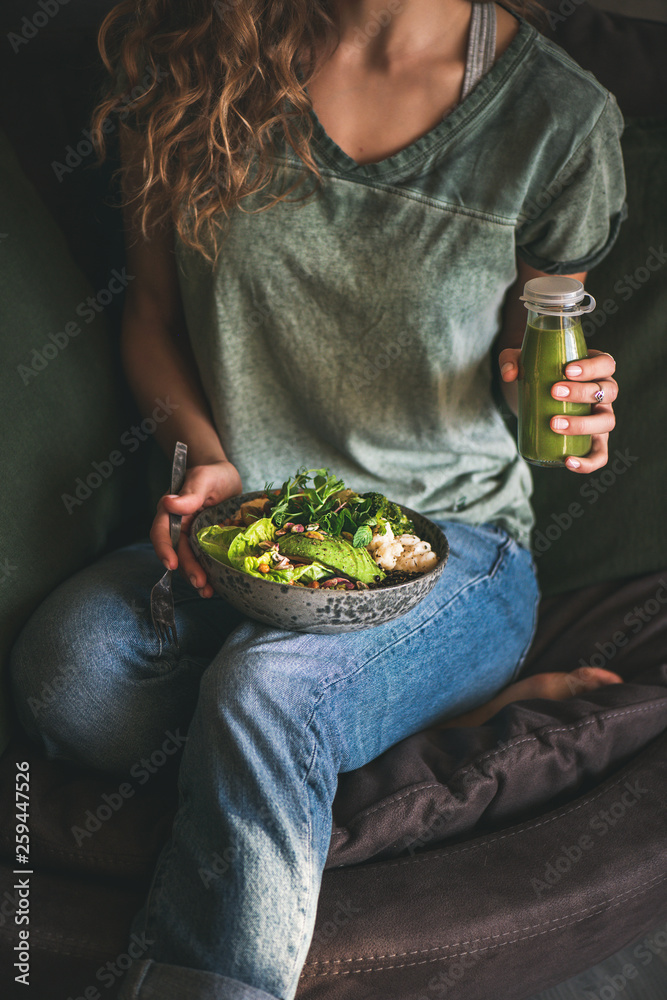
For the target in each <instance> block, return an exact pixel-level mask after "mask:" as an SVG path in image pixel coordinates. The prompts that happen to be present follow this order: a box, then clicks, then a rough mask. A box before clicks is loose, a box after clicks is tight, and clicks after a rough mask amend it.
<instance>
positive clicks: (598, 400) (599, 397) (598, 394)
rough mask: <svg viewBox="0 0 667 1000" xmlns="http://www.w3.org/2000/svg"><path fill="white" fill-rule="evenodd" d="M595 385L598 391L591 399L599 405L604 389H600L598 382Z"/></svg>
mask: <svg viewBox="0 0 667 1000" xmlns="http://www.w3.org/2000/svg"><path fill="white" fill-rule="evenodd" d="M595 385H596V386H597V387H598V391H597V392H596V393H594V394H593V398H594V399H595V401H596V402H598V403H601V402H602V400H603V399H604V389H603V388H602V386H601V385H600V383H599V382H595Z"/></svg>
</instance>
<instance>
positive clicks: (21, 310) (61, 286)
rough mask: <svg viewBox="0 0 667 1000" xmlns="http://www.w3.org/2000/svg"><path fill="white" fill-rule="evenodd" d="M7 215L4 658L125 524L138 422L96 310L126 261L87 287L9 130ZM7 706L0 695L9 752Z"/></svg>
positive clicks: (1, 252)
mask: <svg viewBox="0 0 667 1000" xmlns="http://www.w3.org/2000/svg"><path fill="white" fill-rule="evenodd" d="M0 220H1V222H0V257H1V258H2V266H1V267H0V329H1V330H2V340H3V365H2V368H0V394H1V396H2V401H3V432H2V436H1V437H0V463H1V465H2V468H3V470H6V474H5V475H4V476H3V477H2V480H1V481H0V507H1V509H2V514H3V542H2V550H1V551H0V664H4V663H5V661H6V657H7V652H8V649H9V647H10V645H11V643H12V642H13V640H14V638H15V637H16V635H17V633H18V631H19V629H20V628H21V626H22V625H23V623H24V622H25V621H26V620H27V618H28V616H29V615H30V613H31V612H32V610H33V609H34V608H35V607H36V606H37V605H38V604H39V603H40V601H41V600H42V599H43V598H44V597H45V596H46V595H47V594H48V593H50V591H52V590H53V588H54V587H55V586H56V585H57V584H58V583H59V582H60V581H61V580H64V579H65V578H66V577H67V576H70V575H71V574H72V573H73V572H75V570H77V569H79V568H80V567H81V566H82V565H83V564H84V563H85V562H86V561H87V560H89V559H91V558H93V557H94V556H95V555H96V554H98V553H99V552H100V551H101V550H102V548H103V547H104V545H105V543H106V540H107V537H108V533H109V531H110V530H111V529H112V528H113V527H114V525H116V524H117V523H118V521H119V519H120V516H121V498H122V493H123V490H124V488H125V485H126V484H125V479H126V475H127V470H128V467H129V463H128V457H129V452H130V445H129V443H124V440H125V442H129V438H125V439H123V437H122V435H123V434H124V433H125V432H126V431H128V430H129V429H130V427H131V423H130V421H129V415H128V413H127V412H125V409H124V405H123V403H122V401H121V397H120V392H119V389H118V384H119V380H118V372H117V364H116V361H115V358H114V353H113V351H112V345H111V341H110V334H109V329H108V327H107V324H106V321H105V316H104V312H103V311H99V312H98V311H97V310H98V309H103V305H104V303H106V302H107V301H108V299H109V296H112V297H113V295H114V294H118V293H116V292H115V291H113V289H116V288H119V287H121V286H122V284H123V281H122V269H121V270H120V271H119V274H120V275H121V279H118V278H114V276H113V275H112V274H110V275H109V280H110V281H111V282H112V284H111V288H112V291H111V292H110V291H109V290H108V288H104V289H92V288H91V287H90V286H89V284H88V282H87V281H86V280H85V278H84V277H83V275H82V274H81V272H80V271H79V269H78V268H77V267H76V265H74V263H73V262H72V260H71V258H70V255H69V252H68V249H67V245H66V243H65V240H64V237H63V236H62V234H61V233H60V231H59V229H58V228H57V227H56V225H55V223H54V222H53V220H52V218H51V216H50V215H49V213H48V212H47V211H46V209H45V208H44V206H43V205H42V203H41V202H40V200H39V198H38V196H37V195H36V193H35V191H34V189H33V187H32V185H31V184H30V183H29V182H28V181H27V180H26V178H25V177H24V175H23V172H22V171H21V168H20V166H19V164H18V162H17V160H16V157H15V156H14V153H13V150H12V148H11V147H10V145H9V142H8V140H7V138H6V136H5V135H4V133H2V132H0ZM89 297H92V298H93V301H94V303H95V304H94V306H91V305H90V303H89V302H88V299H89ZM114 452H115V453H117V455H116V456H112V459H111V460H110V456H111V455H112V453H114ZM114 461H115V462H116V463H117V464H113V463H114ZM94 463H97V467H96V466H95V464H94ZM68 497H69V498H70V499H69V500H68V499H67V498H68ZM6 705H7V702H6V701H5V699H4V698H2V697H0V711H2V712H3V717H4V721H3V724H2V726H0V750H1V749H2V748H3V747H4V745H5V742H6V738H7V718H6V715H5V714H4V713H5V709H6Z"/></svg>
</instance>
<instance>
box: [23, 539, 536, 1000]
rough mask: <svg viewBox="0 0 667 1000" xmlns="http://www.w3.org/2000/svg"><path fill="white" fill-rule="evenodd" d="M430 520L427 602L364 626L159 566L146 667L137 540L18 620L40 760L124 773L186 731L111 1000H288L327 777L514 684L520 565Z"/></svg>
mask: <svg viewBox="0 0 667 1000" xmlns="http://www.w3.org/2000/svg"><path fill="white" fill-rule="evenodd" d="M443 528H444V530H445V532H446V534H447V536H448V539H449V542H450V547H451V555H450V559H449V562H448V564H447V566H446V568H445V571H444V573H443V574H442V577H441V578H440V581H439V583H438V584H437V586H436V587H435V588H434V590H433V591H432V592H431V594H430V595H429V596H428V597H427V598H425V600H424V601H422V603H421V604H419V605H418V606H417V607H416V608H414V609H413V610H412V611H410V612H409V613H408V614H407V615H404V616H403V617H402V618H397V619H396V620H394V621H392V622H389V623H387V624H385V625H380V626H377V627H375V628H370V629H367V630H365V631H362V632H348V633H344V634H339V635H314V634H303V633H297V632H288V631H284V630H281V629H276V628H273V627H269V626H267V625H262V624H258V623H256V622H254V621H251V620H249V619H247V618H244V617H243V616H242V615H241V614H240V613H238V612H237V611H235V610H234V609H233V608H230V607H229V605H227V604H226V603H225V602H224V601H223V600H222V599H221V598H218V597H214V598H211V599H207V600H202V599H201V598H200V597H199V596H198V595H197V594H196V592H195V591H194V590H193V589H192V588H191V587H190V586H189V584H187V583H186V582H185V581H183V580H182V579H181V578H180V577H179V576H178V574H176V575H175V576H174V597H175V609H176V621H177V628H178V635H179V640H180V650H176V649H174V648H167V649H165V650H164V651H163V653H162V655H161V656H160V655H158V645H157V640H156V638H155V635H154V633H153V629H152V625H151V621H150V614H149V612H148V597H149V592H150V588H151V586H152V585H153V583H154V582H155V581H156V580H157V579H158V577H159V576H160V574H161V572H162V566H161V563H160V562H159V561H158V559H157V557H156V556H155V554H154V552H153V549H152V546H151V545H150V544H149V543H148V542H146V543H144V542H141V543H138V544H135V545H132V546H129V547H127V548H124V549H121V550H119V551H116V552H114V553H112V554H110V555H107V556H105V557H104V558H103V559H101V560H100V561H99V562H97V563H96V564H94V565H92V566H90V567H88V568H86V569H84V570H82V571H81V572H80V573H78V574H77V575H76V576H74V577H72V578H71V579H70V580H68V581H66V582H65V583H64V584H62V585H61V586H60V587H59V588H58V589H57V590H56V591H55V592H54V593H53V594H52V595H51V596H50V597H49V598H48V599H47V600H46V601H45V602H44V603H43V604H42V605H41V607H40V608H38V610H37V611H36V612H35V614H34V615H33V617H32V618H31V620H30V621H29V622H28V624H27V625H26V627H25V629H24V630H23V632H22V633H21V635H20V637H19V639H18V641H17V643H16V645H15V647H14V650H13V655H12V662H11V674H12V679H13V685H14V692H15V697H16V701H17V706H18V709H19V713H20V716H21V719H22V721H23V724H24V726H25V728H26V730H28V732H29V733H30V734H31V735H32V736H33V737H34V738H35V739H37V740H39V741H40V742H41V744H42V745H43V747H44V749H45V751H46V753H47V755H48V756H50V757H52V758H65V759H69V760H72V761H76V762H79V763H82V764H85V765H87V766H92V767H95V768H100V769H103V770H105V771H108V772H113V773H117V774H125V775H127V772H128V769H129V768H131V767H132V766H133V765H134V766H136V763H137V761H139V760H140V759H141V758H146V757H148V758H150V756H151V754H153V753H154V752H155V751H156V750H158V749H159V748H160V747H161V746H162V745H163V744H164V742H165V736H167V738H168V737H169V734H171V735H172V736H173V735H174V734H176V733H177V731H178V730H179V728H180V730H181V732H182V733H185V732H187V739H186V740H185V741H184V742H185V746H184V750H183V756H182V759H181V762H180V768H179V778H178V788H179V808H178V812H177V814H176V818H175V821H174V825H173V830H172V833H171V837H170V839H169V841H168V842H167V843H166V845H165V846H164V848H163V850H162V853H161V855H160V857H159V859H158V862H157V865H156V870H155V874H154V878H153V882H152V886H151V889H150V892H149V895H148V898H147V900H146V902H145V904H144V906H143V908H142V910H141V911H140V912H139V913H138V914H137V916H136V918H135V920H134V924H133V927H132V933H133V934H134V935H135V937H134V942H135V948H134V951H131V952H130V954H133V955H135V956H136V951H137V945H136V942H137V941H141V942H143V944H142V948H143V949H144V950H143V952H142V953H141V954H140V955H139V956H138V957H135V961H134V964H133V965H132V967H131V968H130V969H129V971H128V972H127V974H126V976H125V980H124V984H123V987H122V991H121V994H120V995H121V997H123V998H125V1000H129V998H133V1000H158V998H159V1000H195V998H196V1000H203V998H206V1000H209V998H216V1000H217V998H223V997H224V998H225V1000H241V998H243V1000H251V998H252V1000H260V998H262V1000H267V998H275V997H279V998H281V1000H291V998H292V997H294V994H295V992H296V989H297V984H298V981H299V974H300V971H301V968H302V966H303V963H304V962H305V959H306V955H307V952H308V948H309V943H310V939H311V936H312V932H313V928H314V923H315V913H316V907H317V898H318V892H319V888H320V881H321V876H322V871H323V868H324V864H325V860H326V857H327V852H328V849H329V842H330V837H331V823H332V819H331V805H332V801H333V797H334V793H335V791H336V784H337V775H338V773H339V772H342V771H350V770H352V769H354V768H358V767H361V766H362V765H363V764H366V763H367V762H368V761H370V760H372V759H373V758H375V757H377V756H378V755H379V754H381V753H382V752H383V751H384V750H386V749H387V748H388V747H390V746H391V745H392V744H394V743H397V742H398V741H399V740H402V739H404V738H405V737H407V736H409V735H411V734H412V733H415V732H417V731H419V730H421V729H424V728H426V727H428V726H429V725H431V724H433V723H435V722H436V721H438V720H443V719H445V718H447V717H452V716H455V715H458V714H460V713H462V712H465V711H467V710H469V709H471V708H473V707H474V706H476V705H479V704H481V703H483V702H485V701H487V700H489V699H490V698H491V697H492V696H493V695H495V694H496V693H497V692H498V691H499V690H500V689H501V688H503V687H504V686H505V685H506V684H507V683H508V682H509V681H511V680H512V679H513V678H514V677H515V676H516V674H517V673H518V670H519V667H520V665H521V662H522V660H523V658H524V656H525V654H526V652H527V650H528V646H529V644H530V641H531V639H532V635H533V631H534V627H535V618H536V610H537V602H538V590H537V585H536V582H535V573H534V566H533V563H532V559H531V556H530V554H529V553H528V552H527V551H526V550H525V549H523V548H522V547H521V546H519V545H517V543H516V542H515V541H514V540H513V539H511V538H510V537H509V536H508V535H507V534H506V533H505V532H504V531H503V530H502V529H500V528H498V527H495V526H494V525H482V526H479V527H471V526H468V525H463V524H458V523H452V522H448V523H445V524H443ZM45 684H46V685H48V687H45ZM46 691H48V692H50V695H49V697H48V698H47V697H46V696H45V692H46ZM397 905H399V903H398V901H397ZM140 950H141V949H140Z"/></svg>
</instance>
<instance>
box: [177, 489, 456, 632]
mask: <svg viewBox="0 0 667 1000" xmlns="http://www.w3.org/2000/svg"><path fill="white" fill-rule="evenodd" d="M260 496H264V494H263V493H262V492H261V491H260V492H256V493H245V494H243V495H242V496H238V497H231V498H230V499H229V500H225V501H223V503H219V504H216V505H215V506H213V507H207V508H206V509H205V510H201V511H200V512H199V513H198V514H197V516H196V517H195V518H194V520H193V521H192V524H191V526H190V544H191V546H192V549H193V552H194V554H195V556H196V557H197V559H198V560H199V562H200V563H201V564H202V566H203V567H204V569H205V570H206V573H207V576H208V579H209V581H210V584H211V586H212V587H213V589H214V591H215V592H216V593H217V594H220V596H221V597H224V598H225V599H226V600H227V601H229V603H230V604H232V605H233V606H234V607H235V608H237V609H238V610H239V611H242V612H243V613H244V614H246V615H247V616H248V617H249V618H254V619H256V620H257V621H260V622H265V623H266V624H267V625H274V626H277V627H278V628H285V629H289V630H291V631H292V632H319V633H333V632H358V631H361V630H362V629H365V628H372V627H373V626H375V625H382V624H384V622H388V621H391V620H392V618H398V617H400V616H401V615H404V614H406V612H408V611H410V610H411V609H412V608H414V607H415V605H417V604H419V602H420V601H422V600H423V599H424V598H425V597H426V595H427V594H428V593H429V591H430V590H432V588H433V587H434V586H435V585H436V583H437V582H438V579H439V578H440V574H441V573H442V571H443V569H444V568H445V564H446V562H447V558H448V556H449V544H448V542H447V539H446V537H445V535H444V533H443V532H442V531H441V530H440V528H439V527H438V526H437V524H434V523H433V521H429V520H428V518H426V517H423V516H422V515H421V514H417V513H416V512H415V511H413V510H410V509H409V508H408V507H403V508H402V509H403V510H404V511H405V513H406V514H407V515H408V517H409V518H410V519H411V520H412V521H413V522H414V525H415V533H416V534H417V535H419V537H420V538H422V539H424V540H425V541H427V542H430V544H431V548H432V549H433V551H434V552H436V553H437V555H438V562H437V563H436V565H435V566H434V567H433V569H430V570H428V571H427V572H426V573H420V574H419V575H417V576H414V577H413V578H412V579H410V580H406V581H405V582H403V583H397V584H394V585H393V586H389V587H381V588H379V589H378V590H324V589H320V590H311V589H310V588H309V587H294V586H288V585H286V584H283V583H274V582H273V581H269V580H260V579H258V578H257V577H253V576H249V575H248V574H247V573H242V572H241V571H240V570H238V569H233V568H232V567H231V566H225V565H223V563H220V562H218V561H217V560H216V559H214V558H213V557H212V556H211V555H209V553H208V552H205V551H204V549H203V548H202V547H201V546H200V545H199V543H198V542H197V533H198V532H199V531H201V529H202V528H207V527H209V526H210V525H213V524H219V523H220V522H221V521H224V520H225V519H226V518H228V517H232V516H233V515H234V514H235V513H236V511H237V510H238V509H239V507H240V506H241V504H242V503H244V502H245V501H246V500H253V499H255V497H260Z"/></svg>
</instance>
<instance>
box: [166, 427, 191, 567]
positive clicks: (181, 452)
mask: <svg viewBox="0 0 667 1000" xmlns="http://www.w3.org/2000/svg"><path fill="white" fill-rule="evenodd" d="M187 460H188V446H187V444H183V442H182V441H177V442H176V447H175V448H174V461H173V463H172V466H171V492H172V493H180V492H181V489H182V488H183V483H184V481H185V466H186V463H187ZM182 520H183V518H182V517H181V515H180V514H170V515H169V536H170V538H171V544H172V546H173V549H174V552H177V551H178V541H179V539H180V537H181V521H182Z"/></svg>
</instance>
